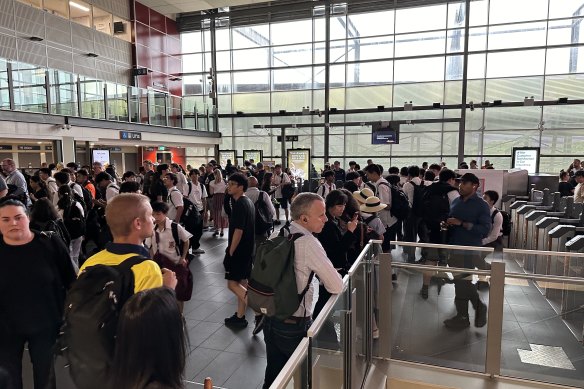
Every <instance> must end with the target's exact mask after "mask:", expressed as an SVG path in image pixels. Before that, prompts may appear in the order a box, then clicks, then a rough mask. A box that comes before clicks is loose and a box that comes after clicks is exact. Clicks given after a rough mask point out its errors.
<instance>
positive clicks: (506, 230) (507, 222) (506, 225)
mask: <svg viewBox="0 0 584 389" xmlns="http://www.w3.org/2000/svg"><path fill="white" fill-rule="evenodd" d="M497 213H500V214H501V216H503V225H502V226H501V232H502V233H503V236H509V235H511V216H509V214H508V213H507V212H505V211H501V210H500V209H495V212H493V214H492V215H491V223H495V216H496V215H497Z"/></svg>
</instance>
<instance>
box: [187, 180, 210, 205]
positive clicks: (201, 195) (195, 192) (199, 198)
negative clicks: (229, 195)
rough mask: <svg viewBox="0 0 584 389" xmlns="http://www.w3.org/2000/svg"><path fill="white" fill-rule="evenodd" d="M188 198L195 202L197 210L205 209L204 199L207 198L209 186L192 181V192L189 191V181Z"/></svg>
mask: <svg viewBox="0 0 584 389" xmlns="http://www.w3.org/2000/svg"><path fill="white" fill-rule="evenodd" d="M187 194H188V196H187V198H188V199H189V200H191V203H193V204H195V207H197V211H199V212H200V211H202V210H203V199H206V198H207V196H208V195H207V188H205V185H203V184H201V183H200V182H198V181H197V182H191V193H189V185H188V183H187Z"/></svg>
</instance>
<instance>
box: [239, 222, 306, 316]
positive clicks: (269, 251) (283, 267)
mask: <svg viewBox="0 0 584 389" xmlns="http://www.w3.org/2000/svg"><path fill="white" fill-rule="evenodd" d="M283 230H284V229H283V228H282V229H281V230H280V235H279V236H277V237H276V238H273V239H268V240H267V241H265V242H263V243H262V244H261V245H260V246H259V247H258V248H257V251H256V259H255V262H254V267H253V269H252V271H251V276H250V278H249V281H248V286H247V304H248V306H249V307H250V308H251V309H253V310H254V311H255V312H259V313H261V314H263V315H266V316H268V317H274V318H276V319H279V320H284V319H287V318H288V317H290V316H291V315H293V314H294V312H296V310H297V309H298V307H299V306H300V302H301V301H302V299H303V298H304V295H305V294H306V292H307V291H308V288H309V286H310V283H311V282H312V278H313V277H314V272H311V273H310V276H309V277H308V282H307V283H306V287H305V288H304V290H303V291H302V293H300V294H298V286H297V285H296V272H295V271H294V241H295V240H296V239H298V238H300V237H301V236H303V235H302V234H290V235H288V236H286V237H284V236H283V235H282V234H283Z"/></svg>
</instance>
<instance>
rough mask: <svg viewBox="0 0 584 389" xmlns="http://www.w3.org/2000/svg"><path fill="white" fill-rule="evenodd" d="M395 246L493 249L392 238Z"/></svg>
mask: <svg viewBox="0 0 584 389" xmlns="http://www.w3.org/2000/svg"><path fill="white" fill-rule="evenodd" d="M389 243H390V244H394V245H397V246H404V247H405V246H407V247H427V248H435V249H447V250H466V251H468V250H473V251H484V252H493V251H495V249H494V248H492V247H481V246H456V245H450V244H436V243H421V242H402V241H401V240H392V241H390V242H389Z"/></svg>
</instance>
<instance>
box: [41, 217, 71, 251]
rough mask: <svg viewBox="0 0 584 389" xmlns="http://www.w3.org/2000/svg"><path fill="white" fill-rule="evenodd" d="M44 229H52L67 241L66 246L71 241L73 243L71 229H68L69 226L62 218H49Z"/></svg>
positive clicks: (64, 241)
mask: <svg viewBox="0 0 584 389" xmlns="http://www.w3.org/2000/svg"><path fill="white" fill-rule="evenodd" d="M43 231H51V232H54V233H55V234H57V236H58V237H59V238H61V240H62V241H63V243H65V246H67V247H69V243H71V235H69V231H68V230H67V226H65V223H63V221H62V220H61V219H57V220H49V221H48V222H47V223H46V224H45V226H44V228H43Z"/></svg>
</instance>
